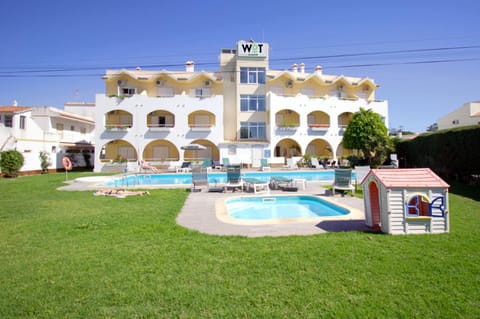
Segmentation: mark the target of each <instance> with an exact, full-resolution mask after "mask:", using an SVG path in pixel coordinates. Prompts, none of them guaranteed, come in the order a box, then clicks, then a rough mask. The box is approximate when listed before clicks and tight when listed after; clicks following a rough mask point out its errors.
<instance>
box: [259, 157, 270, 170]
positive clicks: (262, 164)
mask: <svg viewBox="0 0 480 319" xmlns="http://www.w3.org/2000/svg"><path fill="white" fill-rule="evenodd" d="M260 170H261V171H271V170H272V169H271V168H270V165H268V160H267V159H266V158H262V159H261V160H260Z"/></svg>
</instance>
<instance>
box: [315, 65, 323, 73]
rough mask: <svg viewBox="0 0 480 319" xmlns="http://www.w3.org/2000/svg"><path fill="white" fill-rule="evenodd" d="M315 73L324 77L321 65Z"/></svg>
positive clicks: (316, 68)
mask: <svg viewBox="0 0 480 319" xmlns="http://www.w3.org/2000/svg"><path fill="white" fill-rule="evenodd" d="M315 73H317V74H318V75H322V67H321V66H320V65H317V66H316V67H315Z"/></svg>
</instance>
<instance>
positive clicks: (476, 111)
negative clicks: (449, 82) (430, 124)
mask: <svg viewBox="0 0 480 319" xmlns="http://www.w3.org/2000/svg"><path fill="white" fill-rule="evenodd" d="M436 124H437V126H436V128H437V129H439V130H445V129H451V128H456V127H462V126H469V125H480V101H477V102H469V103H465V104H463V105H462V106H461V107H459V108H458V109H456V110H454V111H453V112H451V113H448V114H447V115H444V116H442V117H441V118H439V119H438V120H437V123H436Z"/></svg>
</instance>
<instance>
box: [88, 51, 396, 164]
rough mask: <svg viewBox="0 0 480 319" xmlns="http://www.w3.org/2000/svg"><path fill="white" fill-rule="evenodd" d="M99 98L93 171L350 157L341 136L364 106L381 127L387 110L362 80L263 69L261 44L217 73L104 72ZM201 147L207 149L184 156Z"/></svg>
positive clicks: (228, 54)
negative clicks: (122, 164)
mask: <svg viewBox="0 0 480 319" xmlns="http://www.w3.org/2000/svg"><path fill="white" fill-rule="evenodd" d="M103 79H104V81H105V85H106V90H105V93H104V94H98V95H97V96H96V124H97V126H96V136H95V140H96V141H97V143H96V150H95V171H98V172H100V171H105V170H108V169H107V168H108V167H109V166H111V165H112V164H115V163H116V162H118V161H127V162H128V163H135V162H138V161H139V160H145V161H148V162H151V163H152V164H153V165H156V166H157V167H164V168H169V167H170V168H172V167H175V166H176V165H179V163H181V162H183V161H190V160H195V159H196V158H210V159H213V160H219V161H221V160H222V159H223V158H229V159H230V163H241V164H244V165H248V166H253V167H259V166H260V161H261V159H262V158H267V159H268V161H269V163H270V164H271V165H283V164H284V163H285V161H286V159H287V158H290V157H297V156H303V155H305V154H310V155H312V156H315V157H319V158H328V159H331V160H339V159H340V158H342V157H345V156H347V155H349V154H350V151H349V150H346V149H344V148H343V146H342V136H343V133H344V131H345V128H346V126H347V125H348V123H349V121H350V120H351V118H352V115H353V113H355V112H357V111H358V110H359V109H360V108H361V107H363V108H366V109H372V110H373V111H374V112H376V113H379V114H380V115H381V116H382V117H383V118H384V120H385V123H388V103H387V102H386V101H379V100H376V99H375V90H376V89H377V88H378V85H377V84H376V83H375V82H374V81H373V80H371V79H369V78H357V77H348V76H343V75H327V74H324V73H323V72H322V68H321V67H319V66H317V67H315V69H314V70H312V72H310V73H308V72H306V68H305V65H304V64H303V63H302V64H300V65H296V64H294V65H293V66H292V67H291V69H290V70H286V71H281V70H271V69H269V45H268V43H255V42H245V41H239V42H238V43H237V46H236V48H234V49H222V50H221V52H220V71H218V72H205V71H200V72H198V71H195V65H194V63H193V62H192V61H189V62H187V63H186V65H185V69H184V70H182V71H175V72H172V71H152V70H142V69H140V68H137V69H135V70H107V71H106V74H105V76H104V77H103ZM192 143H194V144H200V145H202V146H204V149H202V150H199V151H188V150H186V151H183V150H182V146H184V145H188V144H192Z"/></svg>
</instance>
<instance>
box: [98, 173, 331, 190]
mask: <svg viewBox="0 0 480 319" xmlns="http://www.w3.org/2000/svg"><path fill="white" fill-rule="evenodd" d="M242 176H244V177H247V178H257V179H259V180H262V181H265V182H269V181H270V178H271V177H273V176H282V177H287V178H291V179H296V178H303V179H305V180H307V181H332V180H333V178H334V172H333V171H332V170H327V171H317V170H312V171H300V170H297V171H278V172H275V171H271V172H242ZM226 181H227V173H225V172H211V173H208V182H209V183H210V184H215V183H219V184H222V183H225V182H226ZM172 184H174V185H184V186H188V185H191V184H192V173H164V174H127V175H122V176H120V177H118V178H114V179H112V180H110V181H107V182H105V183H102V184H100V185H99V186H106V187H125V186H142V185H172Z"/></svg>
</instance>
